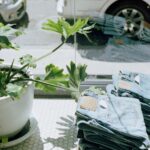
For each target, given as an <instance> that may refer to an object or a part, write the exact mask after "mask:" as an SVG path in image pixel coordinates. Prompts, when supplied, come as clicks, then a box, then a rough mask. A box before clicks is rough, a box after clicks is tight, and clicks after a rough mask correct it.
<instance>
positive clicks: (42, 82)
mask: <svg viewBox="0 0 150 150" xmlns="http://www.w3.org/2000/svg"><path fill="white" fill-rule="evenodd" d="M16 81H17V80H16ZM16 81H15V82H16ZM18 81H19V80H18ZM21 81H32V82H36V83H41V84H45V85H47V86H52V87H55V88H60V89H64V90H67V91H71V92H78V91H76V90H73V89H71V88H67V87H64V86H60V85H55V84H52V83H47V82H44V81H41V80H36V79H31V78H24V79H22V80H21Z"/></svg>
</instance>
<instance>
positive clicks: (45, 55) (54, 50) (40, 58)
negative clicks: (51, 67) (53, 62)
mask: <svg viewBox="0 0 150 150" xmlns="http://www.w3.org/2000/svg"><path fill="white" fill-rule="evenodd" d="M64 43H65V41H64V42H62V43H61V44H60V45H58V46H57V47H56V48H55V49H53V50H52V51H50V52H48V53H46V54H44V55H43V56H41V57H39V58H37V59H36V60H34V61H33V63H35V62H38V61H40V60H42V59H44V58H45V57H47V56H49V55H51V54H52V53H54V52H56V51H57V50H58V49H59V48H60V47H61V46H63V45H64Z"/></svg>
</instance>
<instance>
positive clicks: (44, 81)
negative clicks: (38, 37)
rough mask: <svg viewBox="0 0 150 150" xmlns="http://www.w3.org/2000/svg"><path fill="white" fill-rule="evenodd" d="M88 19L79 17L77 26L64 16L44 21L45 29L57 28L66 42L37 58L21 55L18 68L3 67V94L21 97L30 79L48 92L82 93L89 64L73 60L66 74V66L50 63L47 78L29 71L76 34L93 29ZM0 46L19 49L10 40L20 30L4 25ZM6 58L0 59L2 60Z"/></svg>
mask: <svg viewBox="0 0 150 150" xmlns="http://www.w3.org/2000/svg"><path fill="white" fill-rule="evenodd" d="M87 22H88V19H78V20H77V21H76V22H75V23H74V24H73V25H71V24H69V23H68V22H66V21H65V20H64V19H63V18H60V19H59V20H58V21H57V22H54V21H52V20H48V21H47V22H46V23H44V24H43V29H45V30H49V31H54V32H57V33H59V34H61V35H62V36H63V37H64V38H65V41H64V42H62V43H61V44H60V45H58V46H57V47H56V48H54V49H53V50H52V51H50V52H48V53H46V54H44V55H42V56H41V57H39V58H36V59H35V58H34V57H33V56H31V55H29V54H27V55H25V56H23V57H21V58H20V63H21V65H22V67H21V68H19V69H14V67H13V64H14V61H13V62H12V64H11V66H10V67H9V68H7V69H3V70H0V97H2V96H7V95H9V96H11V97H12V98H13V99H14V98H19V96H20V94H21V93H22V91H23V89H24V87H25V86H26V85H27V83H28V81H33V82H34V83H35V86H36V88H38V89H40V90H42V91H44V92H55V91H56V89H57V88H60V89H63V90H67V91H70V92H73V95H74V96H75V97H78V95H79V88H80V84H81V82H83V81H84V80H85V78H86V77H87V74H86V67H87V66H86V65H77V66H76V64H75V63H73V62H71V63H70V65H69V66H67V70H68V74H65V73H64V70H63V69H60V68H59V67H57V66H55V65H53V64H49V65H47V66H46V68H45V75H44V77H43V78H41V77H37V78H35V79H31V78H30V77H29V76H28V75H27V74H26V73H25V72H26V71H27V70H28V69H29V68H30V67H32V68H35V67H36V64H35V63H36V62H37V61H39V60H41V59H44V58H45V57H47V56H49V55H51V54H52V53H53V52H55V51H56V50H58V49H59V48H60V47H61V46H63V44H64V43H65V42H66V40H67V39H68V38H69V37H70V36H72V35H74V34H75V33H77V32H78V33H82V34H85V35H86V34H88V33H89V32H90V31H89V30H90V29H91V28H92V27H93V26H91V27H87V26H86V24H87ZM0 35H1V36H0V49H2V48H12V49H16V47H15V46H14V44H12V43H11V42H10V40H9V38H10V35H13V36H18V35H20V32H18V31H17V30H15V29H12V28H11V26H4V25H3V24H0ZM2 61H3V59H0V62H2Z"/></svg>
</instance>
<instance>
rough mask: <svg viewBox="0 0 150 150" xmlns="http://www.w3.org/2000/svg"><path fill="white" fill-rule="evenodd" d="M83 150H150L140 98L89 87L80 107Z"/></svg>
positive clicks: (108, 88)
mask: <svg viewBox="0 0 150 150" xmlns="http://www.w3.org/2000/svg"><path fill="white" fill-rule="evenodd" d="M76 115H77V126H78V138H79V147H80V150H148V148H149V145H150V143H149V138H148V135H147V132H146V127H145V122H144V119H143V114H142V111H141V104H140V102H139V100H138V99H136V98H132V97H129V98H128V97H119V96H118V93H117V92H116V89H115V88H114V86H113V85H108V86H107V94H104V93H103V94H100V93H98V92H97V91H95V90H86V92H84V94H83V96H82V97H81V98H80V99H79V103H78V106H77V111H76Z"/></svg>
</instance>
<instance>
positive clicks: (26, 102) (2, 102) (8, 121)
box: [0, 82, 34, 137]
mask: <svg viewBox="0 0 150 150" xmlns="http://www.w3.org/2000/svg"><path fill="white" fill-rule="evenodd" d="M33 95H34V88H33V85H32V82H29V83H28V86H27V87H26V89H25V90H24V92H23V93H22V96H21V97H20V99H18V100H12V99H11V98H10V97H9V96H7V97H1V98H0V137H5V136H6V137H11V136H14V135H15V134H17V133H18V132H19V131H20V130H21V129H22V128H23V127H24V125H25V124H26V123H27V121H28V120H29V118H30V114H31V111H32V105H33Z"/></svg>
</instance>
